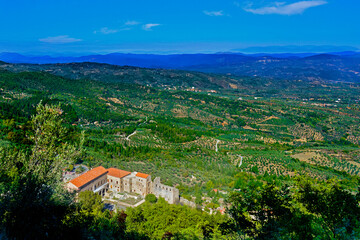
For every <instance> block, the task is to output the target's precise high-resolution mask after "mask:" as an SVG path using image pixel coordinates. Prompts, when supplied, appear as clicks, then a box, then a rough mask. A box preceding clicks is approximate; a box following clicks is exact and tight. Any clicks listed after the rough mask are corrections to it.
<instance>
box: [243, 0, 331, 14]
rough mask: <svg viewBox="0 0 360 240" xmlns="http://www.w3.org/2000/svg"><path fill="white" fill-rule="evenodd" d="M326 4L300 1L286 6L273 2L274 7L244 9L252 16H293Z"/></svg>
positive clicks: (283, 3)
mask: <svg viewBox="0 0 360 240" xmlns="http://www.w3.org/2000/svg"><path fill="white" fill-rule="evenodd" d="M324 4H327V2H326V1H323V0H318V1H300V2H296V3H291V4H286V3H285V2H275V3H274V6H271V7H262V8H245V9H244V10H245V11H247V12H251V13H254V14H261V15H265V14H280V15H295V14H301V13H303V12H304V11H305V10H306V9H308V8H311V7H317V6H321V5H324Z"/></svg>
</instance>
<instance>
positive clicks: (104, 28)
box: [94, 27, 119, 34]
mask: <svg viewBox="0 0 360 240" xmlns="http://www.w3.org/2000/svg"><path fill="white" fill-rule="evenodd" d="M118 31H119V30H117V29H110V28H108V27H103V28H101V29H100V30H98V31H94V33H95V34H96V33H102V34H112V33H117V32H118Z"/></svg>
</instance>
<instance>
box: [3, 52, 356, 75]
mask: <svg viewBox="0 0 360 240" xmlns="http://www.w3.org/2000/svg"><path fill="white" fill-rule="evenodd" d="M0 60H1V61H4V62H9V63H31V64H52V63H76V62H96V63H107V64H112V65H119V66H136V67H143V68H163V69H181V70H191V71H200V72H208V73H221V74H227V75H238V76H260V77H267V78H273V79H286V80H303V81H307V80H310V81H316V80H319V81H341V82H360V52H354V51H346V52H333V53H323V54H315V53H280V54H273V53H263V54H242V53H217V54H173V55H156V54H125V53H112V54H106V55H88V56H82V57H51V56H24V55H21V54H17V53H1V54H0Z"/></svg>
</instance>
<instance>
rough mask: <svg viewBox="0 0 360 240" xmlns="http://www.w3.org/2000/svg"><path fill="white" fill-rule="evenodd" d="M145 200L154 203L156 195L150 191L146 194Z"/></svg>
mask: <svg viewBox="0 0 360 240" xmlns="http://www.w3.org/2000/svg"><path fill="white" fill-rule="evenodd" d="M145 201H147V202H149V203H156V202H157V198H156V196H155V195H154V194H152V193H150V194H148V195H146V197H145Z"/></svg>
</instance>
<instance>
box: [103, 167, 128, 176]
mask: <svg viewBox="0 0 360 240" xmlns="http://www.w3.org/2000/svg"><path fill="white" fill-rule="evenodd" d="M108 171H109V172H108V175H110V176H112V177H117V178H123V177H125V176H127V175H129V174H130V173H131V172H128V171H124V170H120V169H117V168H109V169H108Z"/></svg>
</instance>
